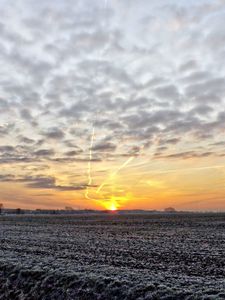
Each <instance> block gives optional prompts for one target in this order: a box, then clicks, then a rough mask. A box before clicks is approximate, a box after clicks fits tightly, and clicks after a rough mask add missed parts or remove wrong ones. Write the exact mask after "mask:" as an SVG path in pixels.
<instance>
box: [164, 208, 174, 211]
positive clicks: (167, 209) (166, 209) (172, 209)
mask: <svg viewBox="0 0 225 300" xmlns="http://www.w3.org/2000/svg"><path fill="white" fill-rule="evenodd" d="M164 211H165V212H175V211H176V209H175V208H173V207H167V208H165V209H164Z"/></svg>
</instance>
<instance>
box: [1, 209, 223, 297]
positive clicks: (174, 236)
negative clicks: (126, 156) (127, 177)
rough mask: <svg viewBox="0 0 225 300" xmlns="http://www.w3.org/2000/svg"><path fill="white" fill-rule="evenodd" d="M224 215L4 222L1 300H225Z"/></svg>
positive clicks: (22, 218) (48, 218) (24, 218)
mask: <svg viewBox="0 0 225 300" xmlns="http://www.w3.org/2000/svg"><path fill="white" fill-rule="evenodd" d="M224 229H225V214H182V215H180V214H157V215H154V214H144V215H116V214H106V215H82V216H40V215H39V216H29V215H24V216H1V217H0V282H1V283H0V299H4V300H5V299H19V300H22V299H26V300H33V299H34V300H36V299H40V300H41V299H46V300H47V299H48V300H51V299H55V300H59V299H60V300H64V299H65V300H66V299H67V300H74V299H93V300H95V299H99V300H110V299H114V300H116V299H133V300H135V299H139V300H141V299H146V300H147V299H224V298H225V292H224V291H225V282H224V276H225V258H224V251H225V242H224V241H225V239H224V237H225V231H224Z"/></svg>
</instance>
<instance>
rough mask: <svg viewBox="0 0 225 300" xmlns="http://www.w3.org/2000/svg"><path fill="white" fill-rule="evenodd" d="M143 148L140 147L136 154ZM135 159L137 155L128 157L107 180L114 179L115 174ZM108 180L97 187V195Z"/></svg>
mask: <svg viewBox="0 0 225 300" xmlns="http://www.w3.org/2000/svg"><path fill="white" fill-rule="evenodd" d="M143 148H144V145H142V146H141V147H140V149H139V152H138V154H140V152H141V150H142V149H143ZM136 157H137V155H133V156H130V157H129V158H128V159H127V160H126V161H125V162H124V163H123V164H122V165H121V166H120V167H119V168H118V169H116V171H114V172H113V173H112V174H111V175H110V177H109V178H112V177H114V176H115V175H117V173H118V172H119V171H121V170H122V169H123V168H125V167H126V166H127V165H128V164H129V163H130V162H132V160H134V159H135V158H136ZM107 181H108V178H106V179H105V180H104V181H103V183H102V184H101V185H100V186H99V188H98V189H97V193H99V192H100V191H101V189H102V188H103V187H104V186H105V184H106V183H107Z"/></svg>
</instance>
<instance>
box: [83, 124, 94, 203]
mask: <svg viewBox="0 0 225 300" xmlns="http://www.w3.org/2000/svg"><path fill="white" fill-rule="evenodd" d="M94 136H95V128H94V126H93V128H92V135H91V144H90V149H89V162H88V170H87V174H88V184H87V188H86V192H85V198H86V199H89V200H92V199H91V198H90V197H89V186H91V184H92V177H91V161H92V148H93V143H94Z"/></svg>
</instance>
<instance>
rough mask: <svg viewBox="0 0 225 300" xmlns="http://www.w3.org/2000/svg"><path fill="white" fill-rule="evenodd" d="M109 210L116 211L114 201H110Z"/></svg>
mask: <svg viewBox="0 0 225 300" xmlns="http://www.w3.org/2000/svg"><path fill="white" fill-rule="evenodd" d="M109 210H111V211H116V210H117V206H116V204H115V203H113V202H112V203H110V204H109Z"/></svg>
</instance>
